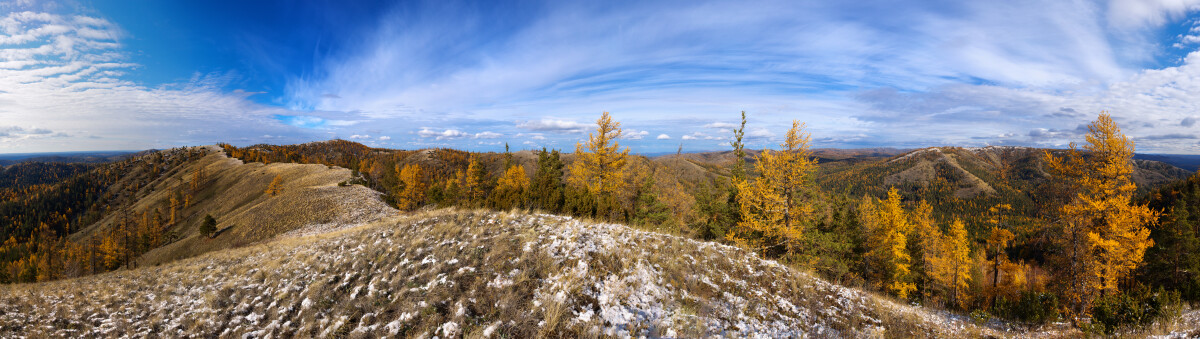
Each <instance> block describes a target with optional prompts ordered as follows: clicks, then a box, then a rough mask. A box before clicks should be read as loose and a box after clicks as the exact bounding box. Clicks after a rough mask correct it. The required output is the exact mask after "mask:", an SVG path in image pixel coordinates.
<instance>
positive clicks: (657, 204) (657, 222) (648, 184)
mask: <svg viewBox="0 0 1200 339" xmlns="http://www.w3.org/2000/svg"><path fill="white" fill-rule="evenodd" d="M633 206H634V207H633V208H634V215H633V220H632V221H633V222H634V223H637V224H641V225H648V226H661V225H663V224H666V223H667V221H669V220H670V219H671V208H670V207H668V206H667V205H666V204H663V203H662V202H661V201H659V200H658V195H657V194H655V192H654V176H649V175H648V176H646V180H644V181H642V184H641V185H640V186H639V187H638V190H637V194H636V198H635V200H634V204H633Z"/></svg>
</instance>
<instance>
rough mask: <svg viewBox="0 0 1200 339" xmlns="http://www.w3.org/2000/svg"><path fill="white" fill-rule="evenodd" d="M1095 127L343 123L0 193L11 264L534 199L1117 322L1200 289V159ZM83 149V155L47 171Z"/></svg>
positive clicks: (878, 279) (988, 312)
mask: <svg viewBox="0 0 1200 339" xmlns="http://www.w3.org/2000/svg"><path fill="white" fill-rule="evenodd" d="M743 121H744V120H743ZM1090 127H1091V128H1092V132H1091V133H1090V134H1089V135H1088V139H1087V141H1088V143H1087V144H1085V145H1084V146H1083V148H1082V149H1076V148H1072V149H1068V150H1041V149H1032V148H1021V147H986V148H974V149H972V148H959V147H936V148H926V149H919V150H912V151H898V150H892V149H871V150H853V151H847V150H812V149H809V146H808V145H809V140H810V139H809V138H810V136H809V135H808V133H807V132H806V131H805V128H804V125H803V124H802V123H800V122H796V123H795V124H793V126H792V127H791V128H790V129H788V130H787V131H786V132H787V133H786V138H785V139H784V140H783V143H782V144H780V145H779V146H778V147H777V148H774V149H768V150H747V149H745V148H744V144H743V143H742V137H743V136H744V134H742V131H744V128H745V122H743V125H742V126H741V127H740V128H739V129H737V130H735V132H734V136H733V140H734V141H733V142H732V143H731V146H732V148H733V149H734V150H733V151H730V152H719V153H701V154H674V155H665V156H659V157H655V158H647V157H642V156H637V155H631V154H630V153H629V149H628V148H623V147H621V145H620V140H621V139H622V133H623V132H622V129H621V127H620V123H619V122H616V121H613V120H612V119H611V118H610V117H609V116H608V114H604V115H602V116H601V118H600V119H598V120H597V122H596V130H595V132H593V133H592V134H591V136H590V137H589V138H588V140H587V142H585V143H579V144H578V145H577V146H576V149H575V150H574V151H573V152H570V153H564V152H562V151H559V150H546V149H542V150H521V151H515V152H510V151H505V152H503V153H472V152H465V151H460V150H453V149H425V150H391V149H379V148H371V147H367V146H364V145H361V144H358V143H354V142H350V141H344V140H332V141H326V142H313V143H307V144H299V145H253V146H247V147H236V146H233V145H229V144H221V145H219V147H212V148H205V147H201V148H183V149H174V150H168V151H162V152H156V153H152V154H149V155H146V156H143V157H140V158H136V159H131V160H127V161H120V162H114V163H110V164H105V165H99V166H95V167H94V168H90V167H70V168H68V169H59V167H53V166H50V165H43V166H50V167H45V168H44V169H41V170H36V171H34V172H38V173H45V174H44V175H41V174H39V175H27V174H21V173H25V172H16V173H18V174H17V175H15V176H14V179H13V181H12V182H14V185H15V187H19V189H22V190H28V191H30V192H33V193H35V194H11V193H10V196H9V197H8V198H6V199H5V200H4V202H3V204H0V208H3V209H4V210H3V211H5V213H4V214H3V216H4V217H5V218H6V220H5V222H6V224H5V227H4V228H3V230H4V232H5V233H4V236H5V237H6V238H8V239H9V240H8V241H6V243H5V244H4V246H3V247H0V250H2V252H0V254H3V255H2V256H0V258H3V260H4V264H5V270H4V272H0V274H2V275H0V278H2V279H4V280H3V281H6V282H25V281H44V280H53V279H57V278H63V277H73V276H80V275H87V274H92V273H96V272H103V271H107V270H113V269H117V268H120V267H133V266H136V265H146V264H157V263H165V262H169V261H173V260H178V259H181V258H186V257H190V256H194V255H197V254H200V253H204V252H208V251H213V250H218V249H226V248H231V247H239V246H244V245H248V244H252V243H256V242H260V241H268V240H270V239H273V238H275V237H277V236H279V235H281V234H291V233H296V232H300V233H305V232H310V231H312V230H317V231H319V230H327V229H328V228H330V227H339V226H336V225H348V224H361V223H364V222H368V221H371V220H378V219H380V218H382V217H384V216H386V215H388V214H392V213H394V212H390V211H395V210H393V209H391V207H388V206H386V205H390V206H392V207H395V208H397V209H399V210H401V211H415V210H418V209H422V208H427V207H458V208H467V209H476V208H487V209H493V210H513V209H526V210H536V211H541V212H546V213H553V214H560V215H570V216H576V217H583V218H589V219H593V220H600V221H608V222H617V223H625V224H630V225H635V226H637V227H639V228H642V229H647V230H653V231H657V232H663V233H669V234H674V235H680V236H685V237H691V238H696V239H700V240H707V241H715V242H721V243H726V244H731V245H736V246H738V247H741V248H743V249H746V250H748V251H751V252H753V253H757V254H759V255H761V256H763V257H767V258H773V259H777V260H780V261H781V262H784V263H786V264H788V265H790V266H792V267H794V268H796V269H800V270H805V271H812V272H814V273H816V274H819V275H820V276H822V277H823V278H826V279H829V280H832V281H834V282H837V283H839V284H842V285H845V286H851V287H861V288H865V289H868V290H873V291H878V292H879V293H884V294H888V295H890V296H891V297H893V298H896V299H897V300H900V301H903V302H905V303H918V304H921V305H924V306H928V307H938V308H944V309H948V310H952V311H956V312H962V313H963V314H970V315H971V316H972V317H977V318H979V319H988V318H992V317H996V318H998V319H1005V320H1008V321H1015V322H1021V323H1026V324H1034V325H1037V324H1047V323H1051V322H1057V321H1070V322H1072V323H1073V324H1074V325H1076V326H1078V327H1079V328H1081V329H1084V330H1088V331H1097V332H1107V333H1114V332H1115V331H1130V330H1136V328H1138V326H1144V325H1147V324H1150V323H1153V322H1159V321H1167V320H1169V319H1173V317H1175V316H1177V315H1178V314H1179V313H1180V311H1181V310H1182V309H1184V308H1185V307H1186V306H1185V305H1186V303H1187V302H1192V301H1196V298H1197V297H1196V293H1197V292H1196V291H1197V290H1198V287H1197V282H1196V281H1197V279H1196V277H1195V276H1194V275H1193V274H1192V273H1191V272H1193V271H1194V270H1195V268H1194V267H1193V266H1196V265H1193V264H1195V262H1196V260H1192V259H1195V258H1192V256H1191V255H1188V254H1186V253H1192V252H1194V251H1193V250H1191V248H1192V247H1197V246H1196V238H1197V237H1196V236H1195V234H1196V233H1197V232H1196V231H1197V230H1195V229H1194V228H1195V227H1191V226H1190V225H1193V224H1192V221H1188V220H1195V219H1194V218H1192V217H1190V215H1200V214H1197V213H1200V211H1195V210H1194V209H1193V208H1192V206H1195V205H1197V204H1194V203H1189V201H1190V200H1189V199H1192V198H1191V197H1194V196H1196V194H1194V193H1193V192H1192V191H1193V190H1195V188H1192V187H1193V186H1198V185H1200V184H1195V183H1193V182H1194V181H1195V180H1196V179H1194V178H1195V177H1192V178H1193V179H1189V180H1188V181H1184V182H1176V181H1175V180H1178V179H1180V178H1184V177H1187V176H1188V173H1187V172H1186V171H1183V170H1181V169H1179V168H1176V167H1173V166H1170V165H1167V164H1163V163H1159V162H1153V161H1144V160H1133V159H1132V154H1133V153H1132V152H1133V145H1132V143H1131V142H1129V140H1128V138H1126V137H1124V135H1123V134H1121V132H1120V129H1119V128H1118V127H1117V126H1116V124H1115V123H1114V122H1112V120H1111V119H1108V117H1107V116H1106V115H1101V116H1100V118H1099V119H1098V120H1097V121H1096V122H1094V123H1093V124H1092V125H1091V126H1090ZM226 155H228V156H229V157H232V158H234V159H231V158H227V157H226ZM235 159H236V160H235ZM243 162H245V163H243ZM30 166H38V165H30ZM56 166H59V165H56ZM77 166H86V165H77ZM30 168H38V167H30ZM71 168H73V169H74V170H75V171H82V172H80V173H78V174H75V175H74V176H70V177H69V178H67V179H65V180H62V181H61V182H58V183H52V184H47V183H40V182H41V181H39V180H43V181H49V180H48V179H43V177H46V178H50V177H62V176H67V175H69V171H70V169H71ZM89 168H90V169H89ZM26 172H29V171H26ZM368 188H369V189H371V190H374V192H378V193H367V192H372V191H371V190H368ZM5 189H8V190H10V191H11V190H12V189H17V188H5ZM1139 192H1141V193H1139ZM1138 194H1141V195H1143V196H1145V197H1146V198H1143V200H1141V201H1142V202H1140V203H1138V202H1135V201H1134V198H1135V196H1137V195H1138ZM1192 200H1194V199H1192ZM348 202H349V203H348ZM363 202H368V203H367V204H365V205H364V204H363ZM385 204H386V205H385ZM1147 204H1148V205H1147ZM80 206H82V207H80ZM1179 206H1182V207H1179ZM1189 211H1190V212H1189ZM323 225H324V226H323ZM1189 258H1190V259H1189ZM1164 272H1169V274H1168V273H1164ZM1132 309H1138V310H1140V311H1138V312H1137V313H1136V314H1135V315H1132V316H1129V315H1128V314H1129V310H1132Z"/></svg>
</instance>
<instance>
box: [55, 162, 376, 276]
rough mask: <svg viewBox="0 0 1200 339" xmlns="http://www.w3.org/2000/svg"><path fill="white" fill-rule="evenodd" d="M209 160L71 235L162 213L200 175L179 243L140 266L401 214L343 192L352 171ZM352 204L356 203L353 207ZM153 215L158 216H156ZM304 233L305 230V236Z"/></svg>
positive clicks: (372, 195)
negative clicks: (210, 224)
mask: <svg viewBox="0 0 1200 339" xmlns="http://www.w3.org/2000/svg"><path fill="white" fill-rule="evenodd" d="M203 150H204V152H205V153H206V155H205V156H204V157H203V158H201V159H199V160H197V161H195V162H191V163H188V164H187V165H185V166H181V167H178V168H174V169H172V170H171V172H170V174H169V175H168V176H166V177H163V178H161V179H159V180H156V181H154V182H152V183H150V184H148V185H145V187H144V188H142V189H141V190H139V191H138V192H137V193H136V196H137V197H138V199H137V201H136V202H135V203H133V204H131V205H129V206H127V207H126V208H125V209H124V210H123V211H121V212H117V213H110V214H108V215H107V216H106V217H105V218H103V219H101V220H100V221H98V222H96V223H95V224H93V225H92V226H90V227H88V228H85V229H83V230H81V231H80V232H77V233H75V234H72V236H71V237H72V238H73V239H75V240H82V239H85V238H87V237H89V236H92V235H94V234H100V233H103V232H105V231H106V230H108V229H110V228H112V227H113V226H114V225H115V224H116V223H117V222H118V219H119V218H121V217H122V216H123V215H134V216H136V215H140V214H141V213H143V212H151V211H163V210H166V209H167V208H168V207H169V204H170V199H171V197H172V196H173V195H176V194H177V193H179V192H185V191H187V190H189V189H190V188H189V187H188V186H189V185H190V183H191V182H192V181H193V179H194V178H196V176H199V177H200V178H199V179H198V180H199V183H198V185H197V187H198V189H197V190H196V191H195V193H194V196H193V197H192V198H191V199H190V200H191V201H193V202H194V203H192V204H190V206H187V207H186V208H181V209H180V210H179V212H178V220H177V222H176V224H175V225H173V226H171V227H170V228H169V229H168V231H170V232H171V233H172V234H173V236H174V237H175V238H176V239H177V241H174V242H171V243H169V244H167V245H165V246H162V247H160V248H157V249H153V250H151V251H149V252H147V253H145V254H144V255H143V256H142V258H140V259H138V260H137V264H141V265H152V264H157V263H162V262H166V261H171V260H175V259H179V258H185V257H189V256H193V255H196V254H199V253H204V252H208V251H213V250H218V249H223V248H230V247H237V246H244V245H247V244H250V243H254V242H258V241H262V240H265V239H269V238H271V237H274V236H276V235H279V234H283V233H286V232H291V231H298V230H300V229H301V228H318V227H322V225H328V224H353V223H363V222H368V221H373V220H376V219H379V218H381V217H383V216H386V215H389V214H393V213H397V211H396V210H395V209H392V208H390V207H388V206H387V205H386V204H384V203H383V202H382V200H380V198H379V193H378V192H375V191H372V190H370V189H368V188H365V187H363V186H359V185H349V186H339V185H338V183H340V182H344V181H346V180H349V179H350V178H351V177H350V174H351V173H350V170H347V169H344V168H332V167H329V166H324V165H305V164H289V163H275V164H270V165H265V164H262V163H249V164H246V163H243V162H242V161H241V160H237V159H232V158H229V157H227V156H226V155H225V154H224V152H222V151H220V150H219V149H218V148H215V147H204V148H203ZM276 176H278V177H280V178H282V180H283V186H282V193H280V194H279V195H276V196H270V195H268V194H266V192H265V191H266V188H267V186H268V185H269V184H270V182H271V181H272V180H273V179H274V178H275V177H276ZM349 202H353V203H349ZM151 213H152V212H151ZM206 215H212V216H213V217H214V218H215V219H216V220H217V221H218V224H217V230H218V231H217V234H216V236H215V237H213V238H212V239H209V238H208V237H206V236H203V235H201V234H199V231H198V229H199V226H200V223H201V222H202V220H203V218H204V216H206ZM300 231H302V230H300Z"/></svg>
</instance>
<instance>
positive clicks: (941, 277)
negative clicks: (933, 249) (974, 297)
mask: <svg viewBox="0 0 1200 339" xmlns="http://www.w3.org/2000/svg"><path fill="white" fill-rule="evenodd" d="M941 245H942V252H941V255H940V256H939V257H938V259H937V260H936V261H937V264H936V265H935V266H937V267H938V269H937V270H936V271H935V272H936V274H934V279H935V280H936V281H937V282H938V283H939V284H940V285H942V286H945V287H947V288H948V289H949V290H950V291H949V292H950V293H949V294H950V300H951V304H955V305H958V306H960V307H962V306H965V304H966V302H967V301H968V300H967V297H968V294H967V286H968V285H969V284H970V283H971V243H970V240H968V239H967V229H966V226H965V225H963V222H962V220H958V219H955V220H954V222H953V223H951V224H950V229H949V230H947V232H946V235H945V237H943V240H942V244H941Z"/></svg>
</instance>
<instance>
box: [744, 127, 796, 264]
mask: <svg viewBox="0 0 1200 339" xmlns="http://www.w3.org/2000/svg"><path fill="white" fill-rule="evenodd" d="M809 138H810V136H809V134H808V133H805V132H804V124H802V123H800V122H799V121H792V128H791V129H790V130H788V133H787V138H786V139H784V141H783V143H782V144H780V145H779V147H780V150H779V151H771V150H763V151H762V153H759V155H758V157H757V158H756V160H757V161H756V162H755V168H756V169H757V170H758V173H759V176H758V177H757V178H754V180H753V181H750V180H739V181H738V182H737V183H736V185H737V191H738V193H737V203H738V209H739V212H740V214H741V221H740V222H738V224H737V226H736V227H734V228H733V229H732V230H730V231H729V232H728V233H726V235H725V238H726V239H728V240H730V241H732V242H734V243H737V244H738V245H741V246H743V247H746V248H749V249H752V250H754V251H758V252H762V253H765V252H766V251H767V250H769V249H772V248H780V247H781V248H782V249H783V250H784V251H786V252H793V251H794V250H796V249H797V247H798V246H800V245H802V244H803V240H804V238H803V237H804V229H805V228H806V227H807V223H808V222H809V220H808V219H809V218H810V216H811V215H812V213H813V208H812V205H811V204H808V203H806V202H808V201H809V200H811V199H809V198H810V195H811V193H812V190H813V188H812V185H813V182H812V177H813V172H815V171H816V168H817V161H816V159H815V158H813V157H812V153H811V152H810V151H809V150H808V143H809Z"/></svg>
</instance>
